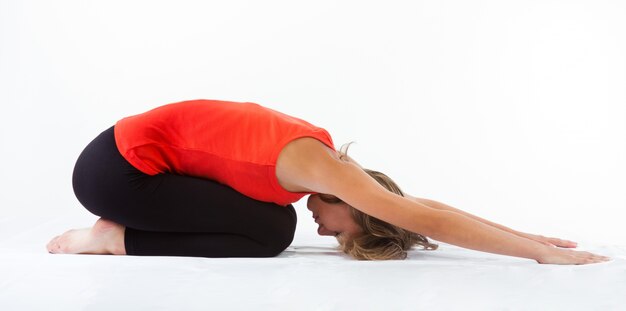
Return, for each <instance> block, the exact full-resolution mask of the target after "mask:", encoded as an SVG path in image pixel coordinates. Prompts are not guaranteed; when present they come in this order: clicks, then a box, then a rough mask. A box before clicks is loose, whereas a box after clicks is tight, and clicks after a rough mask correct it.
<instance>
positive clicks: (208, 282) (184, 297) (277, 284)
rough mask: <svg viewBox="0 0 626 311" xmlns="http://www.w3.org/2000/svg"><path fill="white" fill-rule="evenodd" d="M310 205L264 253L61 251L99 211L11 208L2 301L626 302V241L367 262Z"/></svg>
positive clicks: (165, 306)
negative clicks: (341, 243) (339, 242)
mask: <svg viewBox="0 0 626 311" xmlns="http://www.w3.org/2000/svg"><path fill="white" fill-rule="evenodd" d="M298 214H299V219H298V221H299V229H298V231H297V234H296V238H295V240H294V242H293V244H292V245H291V246H290V247H289V248H288V249H287V250H286V251H285V252H283V253H282V254H281V255H280V256H279V257H276V258H258V259H255V258H191V257H166V256H163V257H143V256H112V255H64V254H56V255H55V254H49V253H47V251H46V249H45V245H46V243H47V242H48V240H49V239H50V238H52V237H53V236H55V235H58V234H60V233H62V232H64V231H65V230H67V229H70V228H81V227H86V226H90V225H91V224H92V223H93V222H94V221H95V220H96V219H97V217H96V216H93V215H91V214H89V213H88V212H87V211H81V210H76V211H74V212H69V213H66V214H62V215H57V216H55V217H44V216H31V217H28V218H26V217H24V216H21V217H17V216H16V217H11V216H0V310H111V309H118V310H119V309H121V310H131V309H132V310H356V309H359V310H429V309H431V308H432V310H624V309H626V297H625V296H626V246H616V245H603V244H597V243H595V244H593V243H588V242H585V241H578V242H579V245H580V246H579V248H578V249H581V250H588V251H591V252H597V253H600V254H604V255H608V256H611V257H612V258H613V260H612V261H610V262H606V263H600V264H593V265H581V266H571V265H570V266H559V265H540V264H537V263H536V262H535V261H532V260H527V259H522V258H515V257H509V256H501V255H495V254H489V253H482V252H476V251H472V250H467V249H462V248H459V247H456V246H452V245H448V244H445V243H439V244H440V249H439V250H436V251H420V250H415V251H412V252H411V253H410V256H409V258H408V259H407V260H404V261H384V262H383V261H379V262H372V261H370V262H366V261H356V260H352V259H349V258H348V257H347V256H345V255H343V254H341V253H338V252H337V251H336V250H334V246H335V245H336V242H334V239H332V238H327V237H319V236H316V233H315V227H314V223H312V221H310V219H309V218H310V215H308V214H306V211H304V212H303V211H302V210H298ZM26 219H28V220H27V221H26ZM26 223H28V226H26Z"/></svg>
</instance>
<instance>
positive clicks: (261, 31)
mask: <svg viewBox="0 0 626 311" xmlns="http://www.w3.org/2000/svg"><path fill="white" fill-rule="evenodd" d="M624 16H626V4H625V3H624V2H623V1H362V0H361V1H307V2H300V1H232V0H229V1H179V0H177V1H169V2H166V1H154V0H151V1H61V0H59V1H18V0H15V1H8V0H0V107H1V108H0V130H1V137H0V148H1V150H0V163H2V169H1V173H0V174H1V178H0V189H1V190H0V191H1V195H0V211H1V212H2V214H3V215H5V216H6V217H5V219H8V221H17V222H23V228H25V229H26V228H28V224H29V222H30V220H32V219H34V218H36V217H55V215H61V214H63V213H77V214H78V213H80V214H88V213H89V212H88V211H87V210H85V209H83V208H82V207H81V206H80V204H79V203H78V201H77V200H76V199H75V197H74V194H73V191H72V187H71V174H72V169H73V165H74V163H75V160H76V158H77V157H78V155H79V154H80V152H81V151H82V149H83V148H84V147H85V146H86V145H87V144H88V143H89V142H90V141H91V140H92V139H93V138H94V137H95V136H96V135H98V134H99V133H100V132H101V131H103V130H104V129H106V128H108V127H109V126H111V125H112V124H113V123H114V122H115V121H117V120H118V119H120V118H122V117H124V116H127V115H131V114H136V113H141V112H144V111H146V110H148V109H151V108H154V107H156V106H159V105H163V104H167V103H170V102H175V101H181V100H187V99H197V98H207V99H222V100H233V101H252V102H257V103H259V104H261V105H264V106H267V107H270V108H273V109H277V110H280V111H283V112H285V113H288V114H291V115H294V116H297V117H300V118H303V119H305V120H308V121H310V122H312V123H314V124H316V125H318V126H321V127H324V128H326V129H327V130H329V132H330V133H331V134H332V136H333V138H334V141H335V145H336V146H337V148H339V147H340V146H341V144H343V143H346V142H349V141H352V140H355V141H357V144H353V145H352V147H351V148H350V154H351V156H352V157H354V158H355V159H356V160H358V161H359V162H360V163H361V164H362V165H364V166H366V167H368V168H372V169H376V170H380V171H382V172H385V173H387V174H388V175H389V176H390V177H392V178H394V179H395V180H396V181H397V182H398V183H399V184H400V186H401V187H402V188H403V190H405V191H406V192H408V193H410V194H412V195H415V196H419V197H425V198H430V199H434V200H438V201H441V202H444V203H447V204H450V205H452V206H455V207H457V208H460V209H462V210H466V211H468V212H471V213H474V214H476V215H479V216H481V217H484V218H487V219H490V220H492V221H496V222H498V223H502V224H504V225H507V226H509V227H512V228H514V229H517V230H522V231H527V232H531V233H536V234H543V235H552V236H558V237H562V238H567V239H572V240H576V241H593V242H600V243H621V244H624V242H625V241H626V232H625V230H623V229H620V227H621V226H622V225H623V222H624V218H623V217H622V216H623V214H624V213H623V211H624V210H625V209H626V195H625V189H626V177H625V176H626V174H625V173H626V164H625V159H626V139H625V137H626V134H625V133H626V122H625V121H626V108H625V104H626V57H625V56H624V55H626V36H625V35H626V19H624ZM305 199H306V197H305ZM305 199H303V200H301V201H300V202H298V203H296V204H295V206H296V209H297V210H298V213H299V216H300V219H299V223H300V224H302V226H300V228H299V230H304V229H306V230H315V226H314V225H315V224H314V223H313V222H312V221H311V220H310V215H309V213H308V211H307V210H306V205H305V202H306V200H305ZM85 225H91V223H89V224H87V223H85V224H76V227H84V226H85ZM303 228H304V229H303ZM68 229H69V228H68ZM0 233H2V234H6V233H7V232H3V231H2V226H1V225H0ZM59 233H62V232H59ZM50 238H51V237H50ZM320 239H328V237H323V238H322V237H320ZM46 241H47V240H46ZM43 251H45V249H44V244H42V252H43Z"/></svg>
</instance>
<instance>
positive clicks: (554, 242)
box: [547, 238, 578, 248]
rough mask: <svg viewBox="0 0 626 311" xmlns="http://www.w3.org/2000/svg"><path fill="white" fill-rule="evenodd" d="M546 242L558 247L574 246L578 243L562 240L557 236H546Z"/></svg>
mask: <svg viewBox="0 0 626 311" xmlns="http://www.w3.org/2000/svg"><path fill="white" fill-rule="evenodd" d="M547 242H548V243H550V244H552V245H554V246H558V247H566V248H575V247H576V246H578V243H576V242H574V241H569V240H562V239H557V238H547Z"/></svg>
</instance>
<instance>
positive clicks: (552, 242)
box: [404, 193, 577, 248]
mask: <svg viewBox="0 0 626 311" xmlns="http://www.w3.org/2000/svg"><path fill="white" fill-rule="evenodd" d="M404 196H405V197H407V198H409V199H411V200H413V201H416V202H419V203H422V204H424V205H427V206H428V207H431V208H435V209H439V210H446V211H451V212H455V213H458V214H462V215H465V216H466V217H469V218H472V219H474V220H477V221H480V222H482V223H484V224H487V225H490V226H492V227H496V228H498V229H500V230H503V231H506V232H510V233H513V234H515V235H517V236H520V237H523V238H527V239H531V240H533V241H537V242H539V243H541V244H544V245H548V246H559V247H567V248H571V247H574V248H575V247H576V246H577V243H576V242H573V241H569V240H563V239H559V238H552V237H545V236H542V235H535V234H530V233H525V232H521V231H517V230H513V229H511V228H508V227H505V226H503V225H500V224H497V223H495V222H491V221H489V220H486V219H483V218H480V217H478V216H475V215H472V214H470V213H467V212H464V211H462V210H460V209H456V208H454V207H452V206H449V205H446V204H444V203H441V202H437V201H434V200H429V199H424V198H416V197H414V196H411V195H409V194H406V193H405V194H404Z"/></svg>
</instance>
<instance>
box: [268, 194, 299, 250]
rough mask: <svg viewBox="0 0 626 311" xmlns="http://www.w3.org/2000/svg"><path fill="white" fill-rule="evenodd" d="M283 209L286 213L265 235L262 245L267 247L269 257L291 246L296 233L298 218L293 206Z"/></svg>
mask: <svg viewBox="0 0 626 311" xmlns="http://www.w3.org/2000/svg"><path fill="white" fill-rule="evenodd" d="M281 208H284V209H285V210H284V213H281V216H280V217H279V219H277V221H276V222H275V223H273V224H272V226H269V227H268V228H267V230H265V231H264V233H263V240H262V243H263V244H264V245H265V249H266V254H265V255H266V256H267V257H274V256H277V255H279V254H280V253H282V252H283V251H284V250H285V249H286V248H287V247H289V245H291V242H293V238H294V236H295V233H296V225H297V217H296V213H295V210H294V208H293V205H291V204H289V205H287V206H285V207H281Z"/></svg>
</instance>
